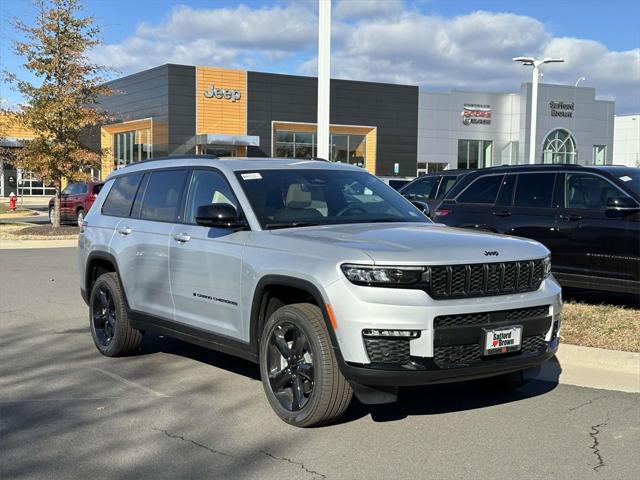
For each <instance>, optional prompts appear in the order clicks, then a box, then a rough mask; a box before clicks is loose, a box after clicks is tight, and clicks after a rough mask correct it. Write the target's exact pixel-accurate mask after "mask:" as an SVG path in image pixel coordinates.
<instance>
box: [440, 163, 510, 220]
mask: <svg viewBox="0 0 640 480" xmlns="http://www.w3.org/2000/svg"><path fill="white" fill-rule="evenodd" d="M503 177H504V174H502V173H500V174H487V175H482V176H480V177H477V178H476V179H475V180H473V181H472V182H471V183H470V184H469V185H468V186H467V187H466V188H465V189H464V190H462V192H460V194H459V195H458V196H457V197H456V198H455V203H453V204H450V203H447V205H446V208H447V209H448V214H447V215H446V216H438V217H437V221H439V222H442V223H446V224H447V225H450V226H452V227H462V228H474V229H479V230H491V229H492V228H491V226H490V225H488V224H487V216H488V215H489V211H490V210H491V209H492V208H493V207H494V204H495V202H496V197H497V196H498V191H499V190H500V185H501V183H502V179H503Z"/></svg>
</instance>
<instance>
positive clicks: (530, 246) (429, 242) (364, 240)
mask: <svg viewBox="0 0 640 480" xmlns="http://www.w3.org/2000/svg"><path fill="white" fill-rule="evenodd" d="M272 233H273V234H274V235H276V236H282V237H287V238H290V239H299V240H306V241H315V242H321V243H322V244H324V245H328V244H331V245H333V246H335V247H343V248H350V249H358V250H360V251H362V252H364V253H366V254H367V255H368V256H369V257H371V258H372V259H373V261H374V262H375V263H376V264H387V265H390V264H414V265H415V264H429V265H447V264H459V263H485V262H486V263H491V262H505V261H506V262H508V261H514V260H531V259H535V258H542V257H544V256H546V255H548V253H549V250H547V248H546V247H545V246H544V245H542V244H540V243H538V242H536V241H533V240H527V239H523V238H516V237H509V236H506V235H498V234H493V233H484V232H475V231H473V230H465V229H459V228H451V227H447V226H445V225H442V224H436V223H434V224H424V223H363V224H349V225H328V226H317V227H301V228H288V229H283V230H274V231H272Z"/></svg>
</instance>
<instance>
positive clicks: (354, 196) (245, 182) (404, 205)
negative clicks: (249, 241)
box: [236, 169, 430, 229]
mask: <svg viewBox="0 0 640 480" xmlns="http://www.w3.org/2000/svg"><path fill="white" fill-rule="evenodd" d="M236 175H237V177H238V180H239V181H240V184H241V185H242V188H243V189H244V192H245V193H246V195H247V197H248V198H249V202H250V203H251V207H252V208H253V211H254V212H255V214H256V216H257V217H258V220H259V221H260V224H261V225H262V228H264V229H273V228H288V227H296V226H297V227H301V226H309V225H333V224H341V223H369V222H421V223H430V220H428V219H427V218H426V217H425V216H424V215H423V214H422V213H421V212H420V211H419V210H417V209H416V208H415V207H414V206H413V205H411V204H410V203H409V202H408V201H406V200H405V199H404V198H403V197H402V196H401V195H400V194H398V193H397V192H396V191H395V190H393V189H392V188H391V187H389V186H387V185H385V184H384V183H383V182H381V181H380V180H378V179H377V178H376V177H374V176H373V175H370V174H368V173H367V172H364V171H363V172H357V171H340V170H300V169H295V170H259V171H250V172H249V171H247V172H237V173H236Z"/></svg>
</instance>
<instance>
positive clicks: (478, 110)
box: [461, 103, 491, 125]
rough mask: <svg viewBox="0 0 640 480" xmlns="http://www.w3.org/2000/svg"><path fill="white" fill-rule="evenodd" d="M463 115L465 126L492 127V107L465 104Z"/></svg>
mask: <svg viewBox="0 0 640 480" xmlns="http://www.w3.org/2000/svg"><path fill="white" fill-rule="evenodd" d="M461 115H462V124H463V125H491V105H478V104H476V103H465V104H464V105H463V108H462V113H461Z"/></svg>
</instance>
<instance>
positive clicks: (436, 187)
mask: <svg viewBox="0 0 640 480" xmlns="http://www.w3.org/2000/svg"><path fill="white" fill-rule="evenodd" d="M470 171H471V170H466V169H464V170H463V169H460V170H443V171H441V172H434V173H428V174H426V175H423V176H421V177H418V178H416V179H415V180H413V181H412V182H410V183H408V184H406V185H404V186H403V187H402V188H400V189H399V190H398V191H399V192H400V193H401V194H402V196H403V197H405V198H407V199H408V200H410V201H418V202H425V203H426V204H427V205H428V206H429V210H430V211H431V216H432V217H433V213H434V212H435V209H436V207H437V206H438V205H439V204H440V202H441V201H442V199H443V198H444V196H445V195H446V194H447V193H448V192H449V190H451V188H453V186H454V185H455V184H456V182H458V180H460V179H461V178H462V177H463V176H464V175H466V174H467V173H468V172H470Z"/></svg>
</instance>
